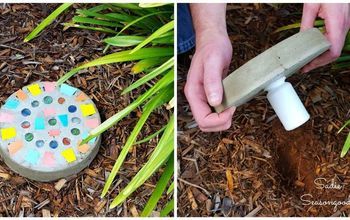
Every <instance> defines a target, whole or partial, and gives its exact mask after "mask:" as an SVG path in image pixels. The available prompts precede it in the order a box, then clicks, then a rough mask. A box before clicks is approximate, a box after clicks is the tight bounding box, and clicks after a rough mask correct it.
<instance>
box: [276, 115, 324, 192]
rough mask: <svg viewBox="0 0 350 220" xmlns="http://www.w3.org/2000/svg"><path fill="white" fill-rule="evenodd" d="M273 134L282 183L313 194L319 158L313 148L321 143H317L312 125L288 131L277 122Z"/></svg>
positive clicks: (277, 166)
mask: <svg viewBox="0 0 350 220" xmlns="http://www.w3.org/2000/svg"><path fill="white" fill-rule="evenodd" d="M272 133H273V135H274V137H275V139H276V140H275V141H276V142H275V143H276V154H277V155H276V156H277V158H278V159H277V160H276V168H277V169H278V171H279V172H280V174H281V176H282V183H283V184H284V185H285V186H288V187H289V188H290V187H292V188H294V186H300V187H301V188H304V189H305V190H306V191H308V192H311V191H312V190H313V188H314V183H313V181H314V179H315V175H316V174H315V170H316V164H317V162H316V161H317V158H315V157H314V156H315V154H314V151H313V148H314V147H315V146H319V145H320V144H321V143H319V142H317V141H315V140H317V138H315V137H314V134H313V132H312V127H311V125H310V123H306V124H305V125H304V126H302V127H299V128H297V129H294V130H292V131H286V130H285V129H284V128H283V126H282V124H281V123H280V122H279V121H278V120H275V121H274V122H273V125H272Z"/></svg>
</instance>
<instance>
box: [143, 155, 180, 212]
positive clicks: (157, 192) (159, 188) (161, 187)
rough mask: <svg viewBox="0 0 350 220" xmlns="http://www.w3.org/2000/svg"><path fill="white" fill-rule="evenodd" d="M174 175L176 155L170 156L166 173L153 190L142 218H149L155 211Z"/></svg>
mask: <svg viewBox="0 0 350 220" xmlns="http://www.w3.org/2000/svg"><path fill="white" fill-rule="evenodd" d="M173 173H174V154H170V157H169V160H168V162H167V165H166V167H165V169H164V172H163V174H162V176H161V177H160V179H159V181H158V183H157V185H156V188H155V189H154V190H153V193H152V195H151V197H150V198H149V200H148V202H147V204H146V205H145V208H144V209H143V211H142V213H141V217H147V216H149V215H150V214H151V212H152V211H153V209H154V208H155V207H156V205H157V203H158V201H159V199H160V197H161V196H162V194H163V193H164V191H165V189H166V186H167V184H168V182H169V181H170V179H171V177H172V176H173Z"/></svg>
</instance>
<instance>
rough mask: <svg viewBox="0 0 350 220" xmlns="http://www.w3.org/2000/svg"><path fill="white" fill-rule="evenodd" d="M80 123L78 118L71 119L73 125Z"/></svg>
mask: <svg viewBox="0 0 350 220" xmlns="http://www.w3.org/2000/svg"><path fill="white" fill-rule="evenodd" d="M80 122H81V119H80V118H78V117H73V118H72V123H74V124H80Z"/></svg>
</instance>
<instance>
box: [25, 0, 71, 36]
mask: <svg viewBox="0 0 350 220" xmlns="http://www.w3.org/2000/svg"><path fill="white" fill-rule="evenodd" d="M72 4H73V3H63V4H62V5H60V6H59V7H58V8H57V9H56V10H54V11H53V12H52V13H51V14H50V15H49V16H47V17H46V18H45V19H44V20H43V21H42V22H41V23H40V24H39V25H38V26H36V28H35V29H34V30H33V31H32V32H30V33H29V34H28V35H27V36H26V37H25V38H24V40H23V41H24V42H28V41H30V40H32V39H33V38H35V37H37V36H38V35H39V34H40V32H41V31H42V30H43V29H44V28H45V27H47V26H48V25H50V24H51V23H52V22H53V21H54V20H55V19H56V18H57V17H58V16H59V15H60V14H61V13H62V12H64V11H65V10H66V9H67V8H69V7H70V6H71V5H72Z"/></svg>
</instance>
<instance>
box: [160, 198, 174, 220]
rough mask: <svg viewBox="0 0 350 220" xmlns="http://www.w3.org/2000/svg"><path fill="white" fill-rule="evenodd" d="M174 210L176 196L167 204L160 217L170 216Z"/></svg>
mask: <svg viewBox="0 0 350 220" xmlns="http://www.w3.org/2000/svg"><path fill="white" fill-rule="evenodd" d="M172 210H174V198H172V200H170V202H168V203H167V204H166V205H165V207H164V209H163V210H162V211H161V212H160V217H166V216H168V214H169V213H170V212H171V211H172Z"/></svg>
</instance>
